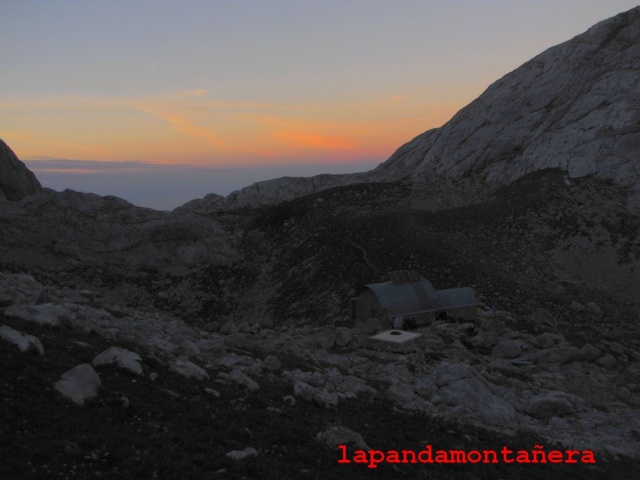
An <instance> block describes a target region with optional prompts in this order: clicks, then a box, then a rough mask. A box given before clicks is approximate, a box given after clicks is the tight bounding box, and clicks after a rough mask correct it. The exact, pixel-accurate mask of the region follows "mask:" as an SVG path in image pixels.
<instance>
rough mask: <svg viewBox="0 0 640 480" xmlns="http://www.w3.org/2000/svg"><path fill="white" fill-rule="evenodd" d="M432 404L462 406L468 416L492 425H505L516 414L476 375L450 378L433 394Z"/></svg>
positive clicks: (511, 407) (513, 409) (509, 405)
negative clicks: (457, 378)
mask: <svg viewBox="0 0 640 480" xmlns="http://www.w3.org/2000/svg"><path fill="white" fill-rule="evenodd" d="M431 402H432V403H433V404H434V405H440V404H444V405H448V406H449V407H462V409H463V412H464V413H465V414H466V415H467V416H468V417H470V418H475V419H478V420H479V421H481V422H482V423H485V424H488V425H494V426H500V425H507V424H509V423H511V422H512V421H513V420H514V419H515V416H516V410H515V408H514V407H513V405H511V404H509V403H507V402H506V401H505V400H503V399H502V398H500V397H498V396H496V395H494V394H493V393H491V391H490V390H489V389H488V388H487V385H486V383H485V382H483V381H482V380H481V379H480V378H478V377H467V378H462V379H459V380H450V381H448V382H447V383H446V385H444V386H442V387H441V388H440V389H439V390H438V392H437V393H436V394H435V395H433V397H432V398H431Z"/></svg>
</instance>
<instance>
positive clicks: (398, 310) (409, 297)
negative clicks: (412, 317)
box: [365, 270, 476, 317]
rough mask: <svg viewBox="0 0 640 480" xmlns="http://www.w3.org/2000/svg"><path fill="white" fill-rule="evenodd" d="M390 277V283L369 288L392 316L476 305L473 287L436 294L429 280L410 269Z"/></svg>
mask: <svg viewBox="0 0 640 480" xmlns="http://www.w3.org/2000/svg"><path fill="white" fill-rule="evenodd" d="M389 278H391V281H389V282H383V283H373V284H370V285H365V288H368V289H370V290H371V291H372V292H373V293H374V295H375V296H376V298H377V299H378V302H379V304H380V307H381V308H384V309H386V310H387V314H388V316H389V317H394V316H401V315H408V314H414V313H418V312H428V311H434V310H444V309H448V308H461V307H468V306H473V305H476V299H475V294H474V291H473V289H472V288H468V287H464V288H452V289H448V290H437V291H436V290H435V289H434V288H433V285H431V282H430V281H429V280H427V279H426V278H424V277H420V276H419V275H418V274H417V273H416V272H413V271H407V270H402V271H398V272H389Z"/></svg>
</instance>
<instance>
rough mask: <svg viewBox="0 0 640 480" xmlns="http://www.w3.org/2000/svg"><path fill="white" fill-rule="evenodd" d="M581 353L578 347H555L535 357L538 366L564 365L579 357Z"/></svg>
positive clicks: (540, 352)
mask: <svg viewBox="0 0 640 480" xmlns="http://www.w3.org/2000/svg"><path fill="white" fill-rule="evenodd" d="M579 354H580V351H579V350H578V349H577V348H576V347H572V346H570V347H555V348H546V349H544V350H540V351H539V352H536V353H535V354H534V355H533V359H534V360H535V362H536V363H537V364H538V365H551V364H558V365H562V364H564V363H568V362H570V361H572V360H574V359H576V358H578V357H579Z"/></svg>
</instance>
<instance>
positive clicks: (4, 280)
mask: <svg viewBox="0 0 640 480" xmlns="http://www.w3.org/2000/svg"><path fill="white" fill-rule="evenodd" d="M42 292H43V289H42V285H40V283H38V282H37V281H36V280H35V279H34V278H33V277H32V276H31V275H27V274H25V273H2V272H0V307H4V306H8V305H11V304H14V303H31V304H33V303H37V302H38V300H39V299H40V297H41V295H42Z"/></svg>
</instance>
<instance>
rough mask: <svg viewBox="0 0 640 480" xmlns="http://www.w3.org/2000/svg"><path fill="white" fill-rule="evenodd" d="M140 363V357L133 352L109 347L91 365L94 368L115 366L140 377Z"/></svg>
mask: <svg viewBox="0 0 640 480" xmlns="http://www.w3.org/2000/svg"><path fill="white" fill-rule="evenodd" d="M140 362H142V359H141V358H140V355H138V354H137V353H135V352H131V351H129V350H127V349H125V348H121V347H109V348H108V349H106V350H105V351H104V352H102V353H101V354H99V355H97V356H96V357H95V358H94V359H93V361H92V362H91V364H92V365H93V366H94V367H96V368H97V367H102V366H105V365H116V366H118V367H120V368H122V369H124V370H128V371H130V372H131V373H135V374H136V375H142V365H141V363H140Z"/></svg>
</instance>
